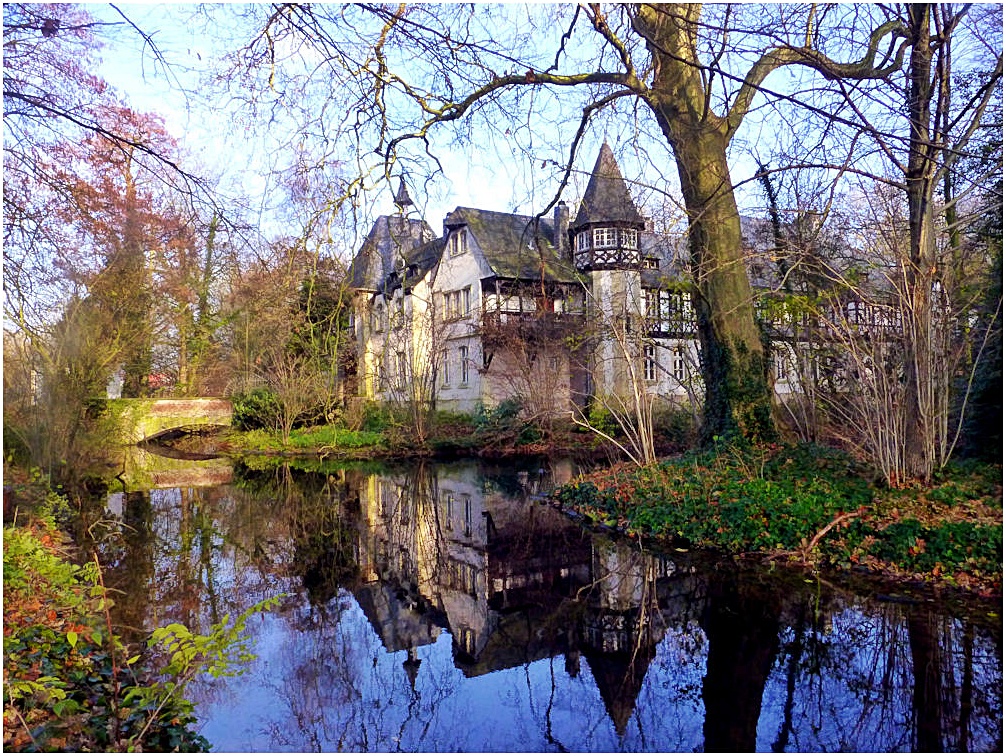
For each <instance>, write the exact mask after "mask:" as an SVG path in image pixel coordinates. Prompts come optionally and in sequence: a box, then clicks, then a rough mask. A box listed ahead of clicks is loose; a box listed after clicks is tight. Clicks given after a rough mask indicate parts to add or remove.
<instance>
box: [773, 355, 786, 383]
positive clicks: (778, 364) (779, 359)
mask: <svg viewBox="0 0 1006 756" xmlns="http://www.w3.org/2000/svg"><path fill="white" fill-rule="evenodd" d="M774 357H775V379H776V380H777V381H785V380H786V355H785V354H784V353H783V352H776V353H775V355H774Z"/></svg>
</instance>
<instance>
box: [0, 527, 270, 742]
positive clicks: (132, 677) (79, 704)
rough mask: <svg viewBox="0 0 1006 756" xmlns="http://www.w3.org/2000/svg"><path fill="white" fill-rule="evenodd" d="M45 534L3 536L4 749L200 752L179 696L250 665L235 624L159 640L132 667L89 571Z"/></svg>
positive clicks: (170, 630)
mask: <svg viewBox="0 0 1006 756" xmlns="http://www.w3.org/2000/svg"><path fill="white" fill-rule="evenodd" d="M62 540H63V537H62V535H61V534H60V533H59V532H58V531H56V530H55V529H53V527H52V525H51V523H47V522H44V521H42V520H33V521H32V522H31V523H30V525H29V526H27V527H18V528H4V553H3V569H4V697H3V705H4V748H5V750H41V751H54V750H55V751H60V750H62V751H125V750H129V751H133V750H139V751H206V750H209V743H208V742H207V741H206V739H205V738H203V737H202V736H201V735H199V734H198V733H197V732H196V731H195V729H194V725H195V717H194V715H193V713H192V711H193V707H192V704H191V702H190V701H188V700H187V699H186V698H185V697H184V695H185V687H186V685H187V684H188V683H190V682H191V681H192V680H193V679H195V677H196V676H197V675H199V674H202V673H208V674H211V675H214V676H219V675H224V674H235V673H236V672H237V671H239V668H238V667H237V666H236V665H238V664H242V663H244V662H246V661H248V660H249V659H250V655H249V654H248V652H247V649H246V648H245V645H244V643H245V642H244V639H243V637H242V632H243V629H244V626H245V623H246V622H247V619H248V618H249V617H250V616H251V614H252V613H253V612H258V611H262V610H264V609H266V608H269V607H270V606H273V605H274V604H275V603H276V601H277V600H276V599H271V600H269V601H266V602H262V603H260V604H256V605H255V606H254V607H252V608H251V609H249V610H248V611H246V612H244V613H242V614H241V615H240V616H239V617H238V618H237V619H235V620H234V622H233V623H231V622H228V621H227V620H226V619H225V620H224V621H223V622H221V623H218V624H216V625H213V626H212V627H211V628H210V632H209V633H208V634H207V635H197V634H195V633H192V632H190V631H189V630H187V629H186V628H185V627H184V626H182V625H169V626H167V627H166V628H161V629H158V630H156V631H155V632H154V633H153V634H152V636H151V638H150V640H149V642H148V644H147V648H146V649H145V650H143V651H141V652H140V653H137V654H135V655H133V656H130V652H129V651H127V649H126V647H125V646H124V645H123V643H122V641H121V640H120V639H119V638H118V637H117V636H116V635H114V634H112V633H111V632H110V630H109V627H108V625H107V623H106V621H105V615H104V611H105V606H106V602H107V600H108V599H107V597H106V596H105V595H104V590H103V589H102V587H101V584H100V581H99V580H98V578H99V574H98V568H97V565H96V564H93V563H89V564H87V565H85V566H83V567H77V566H75V565H73V564H71V563H69V562H67V561H65V560H64V559H62V558H61V557H60V556H58V554H57V548H58V547H59V546H60V544H61V542H62Z"/></svg>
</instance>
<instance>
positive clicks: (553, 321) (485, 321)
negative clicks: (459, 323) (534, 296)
mask: <svg viewBox="0 0 1006 756" xmlns="http://www.w3.org/2000/svg"><path fill="white" fill-rule="evenodd" d="M582 328H583V314H582V313H560V312H547V311H544V310H542V311H539V312H509V311H506V310H502V311H493V312H486V313H484V314H483V316H482V340H483V342H484V343H486V344H489V345H505V344H507V343H513V342H515V341H523V342H534V343H543V342H549V341H558V340H560V339H564V338H566V337H567V336H569V335H570V334H572V333H574V332H576V331H578V330H581V329H582Z"/></svg>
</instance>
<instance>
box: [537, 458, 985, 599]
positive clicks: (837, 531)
mask: <svg viewBox="0 0 1006 756" xmlns="http://www.w3.org/2000/svg"><path fill="white" fill-rule="evenodd" d="M1001 481H1002V468H1001V467H1000V466H984V467H982V466H977V467H975V466H972V467H971V468H954V469H951V470H948V471H947V472H946V473H945V474H944V476H943V478H942V479H941V480H938V481H937V482H936V483H935V484H934V485H932V486H928V487H924V488H923V487H919V488H917V489H913V490H905V491H891V490H888V489H885V488H882V487H879V486H877V485H875V484H874V476H873V475H872V472H871V471H870V470H869V469H867V468H865V467H864V466H862V465H860V464H859V463H857V462H856V461H855V460H854V459H853V458H852V457H850V456H848V455H847V454H844V453H842V452H839V451H836V450H833V449H828V448H823V447H818V446H812V445H786V446H782V445H778V444H770V445H761V446H746V447H737V446H730V447H723V448H720V449H718V450H715V451H710V452H696V453H690V454H686V455H684V456H682V457H679V458H675V459H673V460H666V461H663V462H660V463H658V464H656V465H652V466H649V467H645V468H637V467H633V466H629V465H620V466H616V467H613V468H610V469H608V470H604V471H598V472H595V473H592V474H590V475H587V476H584V478H583V479H581V480H579V481H577V482H574V483H570V484H567V485H565V486H562V487H561V488H559V489H557V490H556V491H555V492H554V493H553V498H554V499H555V500H556V501H557V502H558V503H559V504H560V505H561V506H563V507H565V508H567V509H572V510H575V511H578V512H580V513H582V514H585V515H587V516H589V517H590V518H592V519H593V520H596V521H597V522H599V523H601V524H603V525H606V526H610V527H614V528H618V529H621V530H623V531H625V532H628V533H630V534H634V535H646V536H653V537H656V538H659V539H663V540H667V541H670V542H673V543H676V544H678V545H688V546H693V547H709V548H715V549H721V550H724V551H728V552H731V553H741V554H742V553H764V554H769V555H787V554H788V555H792V556H794V557H796V558H800V559H802V560H804V561H808V562H814V563H823V564H829V565H834V566H840V567H851V566H852V565H860V566H864V567H866V568H871V569H876V570H887V571H892V570H893V571H896V572H904V573H910V574H928V575H932V576H941V575H942V576H944V577H945V578H947V579H950V580H953V579H955V576H956V578H957V579H962V580H967V579H968V576H972V577H977V578H979V579H982V580H985V581H986V582H988V581H991V582H992V583H995V584H1000V585H1001V577H1002V486H1001Z"/></svg>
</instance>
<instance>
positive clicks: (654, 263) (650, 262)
mask: <svg viewBox="0 0 1006 756" xmlns="http://www.w3.org/2000/svg"><path fill="white" fill-rule="evenodd" d="M643 267H644V268H645V269H646V270H660V260H659V259H657V258H656V257H644V258H643Z"/></svg>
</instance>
